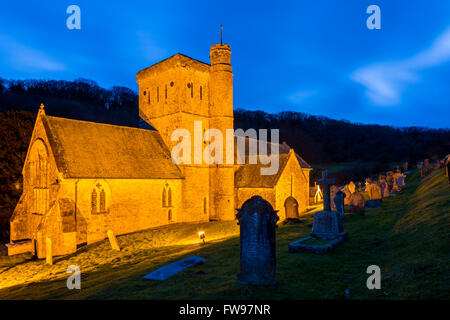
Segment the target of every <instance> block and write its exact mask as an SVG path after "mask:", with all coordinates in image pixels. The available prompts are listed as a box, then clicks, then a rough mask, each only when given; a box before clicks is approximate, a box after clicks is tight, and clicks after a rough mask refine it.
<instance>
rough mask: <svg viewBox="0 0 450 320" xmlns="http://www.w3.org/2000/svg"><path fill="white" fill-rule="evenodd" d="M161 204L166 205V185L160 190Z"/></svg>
mask: <svg viewBox="0 0 450 320" xmlns="http://www.w3.org/2000/svg"><path fill="white" fill-rule="evenodd" d="M162 206H163V207H167V191H166V187H164V189H163V192H162Z"/></svg>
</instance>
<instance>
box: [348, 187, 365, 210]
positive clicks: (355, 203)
mask: <svg viewBox="0 0 450 320" xmlns="http://www.w3.org/2000/svg"><path fill="white" fill-rule="evenodd" d="M364 207H365V201H364V197H363V195H362V194H361V193H359V192H355V193H352V194H351V196H350V199H349V201H348V209H349V211H350V212H355V213H358V214H360V215H364Z"/></svg>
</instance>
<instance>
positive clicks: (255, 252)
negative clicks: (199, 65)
mask: <svg viewBox="0 0 450 320" xmlns="http://www.w3.org/2000/svg"><path fill="white" fill-rule="evenodd" d="M236 218H237V219H238V220H239V222H238V224H239V225H240V232H241V239H240V240H241V272H240V273H239V275H238V280H237V281H238V283H242V284H254V285H272V284H277V283H278V280H277V278H276V272H275V271H276V254H275V248H276V246H275V244H276V238H275V229H276V228H277V221H278V220H279V217H278V216H277V212H276V211H275V210H273V208H272V206H271V204H270V203H269V202H268V201H266V200H264V199H263V198H262V197H260V196H253V197H251V198H250V199H249V200H247V201H245V202H244V204H243V205H242V207H241V208H240V209H238V214H237V215H236Z"/></svg>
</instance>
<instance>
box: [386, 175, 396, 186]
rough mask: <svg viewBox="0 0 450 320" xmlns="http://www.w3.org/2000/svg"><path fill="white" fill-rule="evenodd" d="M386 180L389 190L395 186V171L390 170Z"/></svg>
mask: <svg viewBox="0 0 450 320" xmlns="http://www.w3.org/2000/svg"><path fill="white" fill-rule="evenodd" d="M386 182H387V184H388V186H389V190H392V188H393V187H394V172H392V171H388V172H387V174H386Z"/></svg>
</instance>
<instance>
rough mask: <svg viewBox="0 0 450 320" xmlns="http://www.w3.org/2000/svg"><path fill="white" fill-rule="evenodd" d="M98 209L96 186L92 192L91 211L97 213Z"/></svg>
mask: <svg viewBox="0 0 450 320" xmlns="http://www.w3.org/2000/svg"><path fill="white" fill-rule="evenodd" d="M97 211H98V210H97V190H95V188H94V190H92V194H91V212H93V213H95V212H97Z"/></svg>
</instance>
